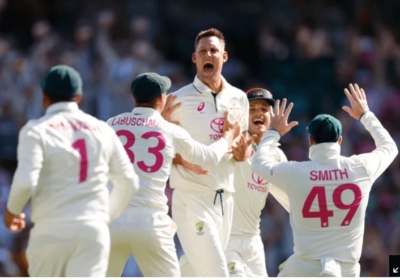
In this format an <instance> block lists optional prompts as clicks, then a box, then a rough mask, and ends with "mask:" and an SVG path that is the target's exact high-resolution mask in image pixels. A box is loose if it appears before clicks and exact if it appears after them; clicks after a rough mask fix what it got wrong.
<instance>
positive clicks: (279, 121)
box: [270, 98, 299, 136]
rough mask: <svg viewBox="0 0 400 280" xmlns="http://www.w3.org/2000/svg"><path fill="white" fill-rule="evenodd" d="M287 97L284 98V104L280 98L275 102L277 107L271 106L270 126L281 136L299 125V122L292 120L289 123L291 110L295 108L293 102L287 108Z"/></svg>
mask: <svg viewBox="0 0 400 280" xmlns="http://www.w3.org/2000/svg"><path fill="white" fill-rule="evenodd" d="M286 101H287V100H286V98H284V99H283V101H282V105H281V106H280V107H279V105H280V100H277V101H276V103H275V107H274V108H272V106H271V110H270V112H271V123H270V128H272V129H275V130H277V131H278V132H279V134H280V135H281V136H283V135H285V134H286V133H288V132H289V131H290V130H291V129H292V128H293V127H295V126H296V125H298V124H299V123H298V122H291V123H289V124H288V123H287V121H288V118H289V115H290V112H291V111H292V108H293V103H290V104H289V106H288V107H287V108H286Z"/></svg>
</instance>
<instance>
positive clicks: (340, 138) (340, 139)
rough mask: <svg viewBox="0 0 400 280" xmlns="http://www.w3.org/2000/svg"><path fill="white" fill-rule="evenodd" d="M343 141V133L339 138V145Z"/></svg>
mask: <svg viewBox="0 0 400 280" xmlns="http://www.w3.org/2000/svg"><path fill="white" fill-rule="evenodd" d="M342 141H343V137H342V135H340V137H339V140H338V141H337V143H338V144H339V145H342Z"/></svg>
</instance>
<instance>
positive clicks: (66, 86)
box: [40, 65, 82, 98]
mask: <svg viewBox="0 0 400 280" xmlns="http://www.w3.org/2000/svg"><path fill="white" fill-rule="evenodd" d="M40 86H41V87H42V89H43V90H44V91H45V92H46V93H47V94H48V95H49V96H50V97H66V98H68V97H75V96H77V95H78V94H80V93H82V78H81V75H80V74H79V73H78V72H77V71H76V70H75V69H74V68H72V67H70V66H67V65H57V66H54V67H51V68H50V70H49V71H47V72H46V74H45V76H44V78H43V80H42V82H41V84H40Z"/></svg>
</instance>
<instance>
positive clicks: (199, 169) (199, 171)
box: [172, 154, 210, 175]
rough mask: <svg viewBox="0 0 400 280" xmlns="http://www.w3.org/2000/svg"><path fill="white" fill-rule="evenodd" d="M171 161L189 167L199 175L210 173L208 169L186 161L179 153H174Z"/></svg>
mask: <svg viewBox="0 0 400 280" xmlns="http://www.w3.org/2000/svg"><path fill="white" fill-rule="evenodd" d="M172 163H173V164H180V165H183V166H184V167H185V168H186V169H189V170H191V171H193V172H194V173H196V174H199V175H208V174H210V172H208V170H205V169H203V168H202V167H201V166H200V165H197V164H193V163H190V162H188V161H187V160H184V159H183V158H182V156H181V155H180V154H176V155H175V158H174V159H173V161H172Z"/></svg>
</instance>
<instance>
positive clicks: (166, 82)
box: [160, 76, 172, 91]
mask: <svg viewBox="0 0 400 280" xmlns="http://www.w3.org/2000/svg"><path fill="white" fill-rule="evenodd" d="M160 78H161V79H162V80H163V81H164V82H165V84H166V88H165V90H166V91H167V90H169V89H170V88H171V85H172V82H171V79H170V78H168V77H167V76H160Z"/></svg>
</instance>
